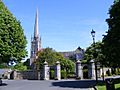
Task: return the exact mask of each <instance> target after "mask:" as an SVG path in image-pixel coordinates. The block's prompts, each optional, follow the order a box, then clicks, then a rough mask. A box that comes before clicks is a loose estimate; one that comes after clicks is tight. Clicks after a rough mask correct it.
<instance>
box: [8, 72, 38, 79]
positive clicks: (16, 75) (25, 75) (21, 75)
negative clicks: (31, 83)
mask: <svg viewBox="0 0 120 90" xmlns="http://www.w3.org/2000/svg"><path fill="white" fill-rule="evenodd" d="M10 79H30V80H38V79H40V73H39V72H38V71H36V70H29V71H12V73H11V75H10Z"/></svg>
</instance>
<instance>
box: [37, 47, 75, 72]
mask: <svg viewBox="0 0 120 90" xmlns="http://www.w3.org/2000/svg"><path fill="white" fill-rule="evenodd" d="M45 61H47V62H48V65H49V66H53V65H55V63H56V61H59V62H60V65H61V69H62V70H66V71H68V72H70V71H73V70H74V68H73V67H74V63H73V62H72V61H71V60H67V59H65V58H64V57H63V56H62V55H61V54H60V53H58V52H56V51H54V50H53V49H52V48H45V49H43V50H42V51H40V52H38V59H37V60H36V64H37V66H38V67H40V69H42V68H43V64H44V62H45Z"/></svg>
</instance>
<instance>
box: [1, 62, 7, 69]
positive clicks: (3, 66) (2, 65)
mask: <svg viewBox="0 0 120 90" xmlns="http://www.w3.org/2000/svg"><path fill="white" fill-rule="evenodd" d="M0 68H1V69H2V68H8V65H6V63H1V64H0Z"/></svg>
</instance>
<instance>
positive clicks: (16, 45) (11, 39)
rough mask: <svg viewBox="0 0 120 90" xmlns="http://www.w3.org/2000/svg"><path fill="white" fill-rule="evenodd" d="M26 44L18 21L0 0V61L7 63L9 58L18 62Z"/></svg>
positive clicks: (22, 55) (22, 56)
mask: <svg viewBox="0 0 120 90" xmlns="http://www.w3.org/2000/svg"><path fill="white" fill-rule="evenodd" d="M26 44H27V41H26V37H25V35H24V31H23V29H22V26H21V25H20V21H18V20H17V19H16V18H15V17H14V16H13V14H12V13H11V12H10V11H9V10H8V9H7V7H6V6H5V5H4V3H3V2H2V0H0V63H9V60H10V58H16V61H18V62H20V61H21V60H22V58H24V57H25V56H26V55H27V51H26V49H25V48H26Z"/></svg>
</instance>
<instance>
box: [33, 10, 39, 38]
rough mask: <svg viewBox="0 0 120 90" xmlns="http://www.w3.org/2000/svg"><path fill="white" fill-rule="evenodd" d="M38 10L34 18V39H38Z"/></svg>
mask: <svg viewBox="0 0 120 90" xmlns="http://www.w3.org/2000/svg"><path fill="white" fill-rule="evenodd" d="M38 36H39V35H38V8H37V10H36V17H35V26H34V38H36V37H38Z"/></svg>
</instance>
